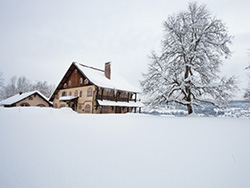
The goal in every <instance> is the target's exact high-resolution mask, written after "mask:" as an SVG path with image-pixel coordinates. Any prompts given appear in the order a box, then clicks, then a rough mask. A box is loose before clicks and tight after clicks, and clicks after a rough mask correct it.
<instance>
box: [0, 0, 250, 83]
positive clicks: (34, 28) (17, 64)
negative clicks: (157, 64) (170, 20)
mask: <svg viewBox="0 0 250 188" xmlns="http://www.w3.org/2000/svg"><path fill="white" fill-rule="evenodd" d="M188 2H190V1H183V0H142V1H136V0H125V1H121V0H120V1H114V0H90V1H85V0H70V1H68V0H22V1H20V0H1V1H0V27H1V29H0V71H1V72H3V74H4V77H5V80H6V83H7V82H8V81H9V79H10V78H11V77H12V76H14V75H17V76H26V77H27V78H29V79H31V80H34V81H36V80H41V81H48V82H49V83H50V84H55V85H57V84H58V82H59V81H60V80H61V78H62V76H63V75H64V73H65V72H66V70H67V69H68V68H69V66H70V64H71V63H72V62H73V61H75V62H79V63H83V64H87V65H92V66H95V67H99V68H104V63H105V62H108V61H111V62H112V71H113V72H116V73H118V74H121V75H123V76H124V77H125V78H127V80H128V81H129V82H132V84H134V85H135V86H139V80H141V79H142V72H146V71H147V64H148V55H150V53H151V51H152V50H156V51H159V49H160V45H161V40H162V36H163V21H164V20H166V19H167V17H168V16H169V15H172V14H173V13H178V12H179V11H182V10H186V9H187V5H188ZM197 2H198V3H199V4H206V5H207V8H208V9H209V10H210V11H211V12H212V15H214V16H216V17H217V18H219V19H222V21H223V22H224V23H225V24H226V25H227V27H228V30H229V33H230V34H231V35H233V36H234V40H233V44H232V45H230V48H231V50H232V51H233V52H234V53H233V55H232V57H231V59H229V60H226V61H225V64H224V66H223V67H222V68H221V70H222V74H223V75H231V74H235V75H236V76H239V79H240V82H241V83H242V84H241V87H246V83H247V81H246V80H247V77H246V71H245V70H244V68H245V67H246V66H247V65H248V63H249V62H250V55H249V52H250V50H248V49H250V24H249V19H250V11H249V8H250V1H249V0H237V1H235V0H230V1H228V0H222V1H221V0H207V1H197Z"/></svg>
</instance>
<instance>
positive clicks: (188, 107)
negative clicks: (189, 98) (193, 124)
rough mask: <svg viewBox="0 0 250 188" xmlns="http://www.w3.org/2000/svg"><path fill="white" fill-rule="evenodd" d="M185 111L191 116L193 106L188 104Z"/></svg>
mask: <svg viewBox="0 0 250 188" xmlns="http://www.w3.org/2000/svg"><path fill="white" fill-rule="evenodd" d="M187 109H188V115H189V114H192V113H193V112H194V111H193V106H192V105H191V104H188V105H187Z"/></svg>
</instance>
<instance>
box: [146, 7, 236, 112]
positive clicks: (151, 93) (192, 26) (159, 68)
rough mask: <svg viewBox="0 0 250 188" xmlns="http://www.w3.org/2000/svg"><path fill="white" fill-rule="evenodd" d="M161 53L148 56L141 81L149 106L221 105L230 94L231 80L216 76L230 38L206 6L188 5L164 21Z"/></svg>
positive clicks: (225, 54) (228, 51) (227, 54)
mask: <svg viewBox="0 0 250 188" xmlns="http://www.w3.org/2000/svg"><path fill="white" fill-rule="evenodd" d="M164 31H165V35H164V39H163V41H162V53H161V55H160V56H158V55H157V54H156V53H155V52H153V53H152V55H151V57H150V58H151V63H150V64H149V69H148V73H146V74H144V75H143V76H144V80H143V81H142V82H141V85H142V87H143V93H144V94H145V95H146V96H147V97H148V99H149V100H150V103H151V105H158V104H160V103H162V102H166V103H168V102H176V103H179V104H181V105H184V106H187V109H188V113H189V114H190V113H192V112H193V105H198V106H199V105H200V102H207V103H211V104H213V105H217V106H219V105H221V104H225V101H227V100H228V99H229V98H230V97H231V96H232V95H231V92H232V91H234V89H235V88H236V87H235V78H234V77H231V78H228V79H227V78H222V79H220V77H219V75H218V74H219V67H220V65H221V64H222V60H221V57H222V56H224V57H226V58H227V57H230V54H231V51H230V49H229V48H228V44H229V43H231V40H232V37H231V36H229V35H228V32H227V28H226V26H225V25H224V24H223V23H222V21H221V20H218V19H216V18H213V17H212V16H211V14H210V13H209V11H208V10H207V9H206V6H199V5H198V4H197V3H190V4H189V7H188V10H187V11H184V12H180V13H178V14H177V15H172V16H169V17H168V19H167V21H165V22H164Z"/></svg>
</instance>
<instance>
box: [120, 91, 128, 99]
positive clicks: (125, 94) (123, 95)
mask: <svg viewBox="0 0 250 188" xmlns="http://www.w3.org/2000/svg"><path fill="white" fill-rule="evenodd" d="M127 96H128V95H127V93H126V92H122V93H121V95H120V97H121V98H123V99H124V98H127Z"/></svg>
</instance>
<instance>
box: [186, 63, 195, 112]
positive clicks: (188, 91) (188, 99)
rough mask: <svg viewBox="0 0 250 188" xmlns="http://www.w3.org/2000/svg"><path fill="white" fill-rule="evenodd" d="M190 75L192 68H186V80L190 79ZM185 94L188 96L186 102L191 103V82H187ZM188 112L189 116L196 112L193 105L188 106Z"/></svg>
mask: <svg viewBox="0 0 250 188" xmlns="http://www.w3.org/2000/svg"><path fill="white" fill-rule="evenodd" d="M189 73H190V67H189V66H186V71H185V75H184V78H185V79H187V78H188V77H189ZM185 92H186V94H187V97H186V101H187V102H189V103H191V101H192V99H191V91H190V80H188V81H187V82H186V86H185ZM187 110H188V114H192V113H193V112H194V111H193V106H192V104H187Z"/></svg>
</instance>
